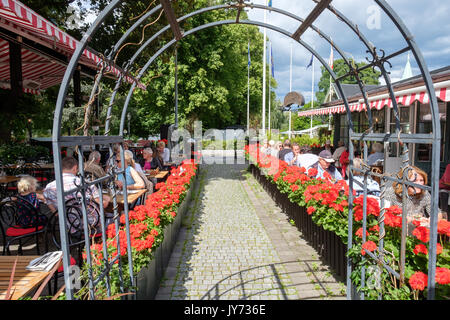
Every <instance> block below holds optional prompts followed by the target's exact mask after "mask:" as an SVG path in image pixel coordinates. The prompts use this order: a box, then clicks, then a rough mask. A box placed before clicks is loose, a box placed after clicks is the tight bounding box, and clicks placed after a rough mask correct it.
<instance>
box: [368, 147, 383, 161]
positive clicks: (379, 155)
mask: <svg viewBox="0 0 450 320" xmlns="http://www.w3.org/2000/svg"><path fill="white" fill-rule="evenodd" d="M378 160H384V153H383V145H382V144H381V143H379V142H375V143H374V144H373V145H372V153H371V154H370V155H369V156H368V157H367V164H368V165H369V166H373V165H374V164H375V163H376V162H377V161H378Z"/></svg>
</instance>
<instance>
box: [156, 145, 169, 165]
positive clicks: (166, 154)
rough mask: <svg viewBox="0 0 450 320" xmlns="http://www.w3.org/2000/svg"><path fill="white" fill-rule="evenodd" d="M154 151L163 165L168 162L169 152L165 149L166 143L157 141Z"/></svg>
mask: <svg viewBox="0 0 450 320" xmlns="http://www.w3.org/2000/svg"><path fill="white" fill-rule="evenodd" d="M156 150H157V151H158V153H159V155H160V156H161V158H162V160H163V165H165V164H166V163H168V162H170V150H169V149H167V148H166V143H165V142H164V141H158V143H157V144H156Z"/></svg>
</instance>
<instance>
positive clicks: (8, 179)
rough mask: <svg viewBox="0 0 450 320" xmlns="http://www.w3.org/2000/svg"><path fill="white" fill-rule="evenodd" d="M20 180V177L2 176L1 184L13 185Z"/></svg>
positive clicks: (0, 177)
mask: <svg viewBox="0 0 450 320" xmlns="http://www.w3.org/2000/svg"><path fill="white" fill-rule="evenodd" d="M19 180H20V177H16V176H0V183H1V184H9V183H13V182H16V181H19Z"/></svg>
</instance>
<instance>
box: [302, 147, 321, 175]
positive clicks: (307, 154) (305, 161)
mask: <svg viewBox="0 0 450 320" xmlns="http://www.w3.org/2000/svg"><path fill="white" fill-rule="evenodd" d="M297 159H298V161H297V162H298V164H297V165H298V166H299V167H301V168H305V169H306V171H308V169H309V168H311V167H312V166H313V165H314V164H316V163H317V161H319V156H317V155H316V154H313V153H311V148H310V147H309V146H307V145H305V146H303V147H301V148H300V154H299V155H298V157H297Z"/></svg>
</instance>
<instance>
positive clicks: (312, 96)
mask: <svg viewBox="0 0 450 320" xmlns="http://www.w3.org/2000/svg"><path fill="white" fill-rule="evenodd" d="M312 109H314V56H313V61H312V84H311V110H312ZM312 128H313V116H312V114H311V129H310V131H309V137H310V138H312V137H313V134H312Z"/></svg>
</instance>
